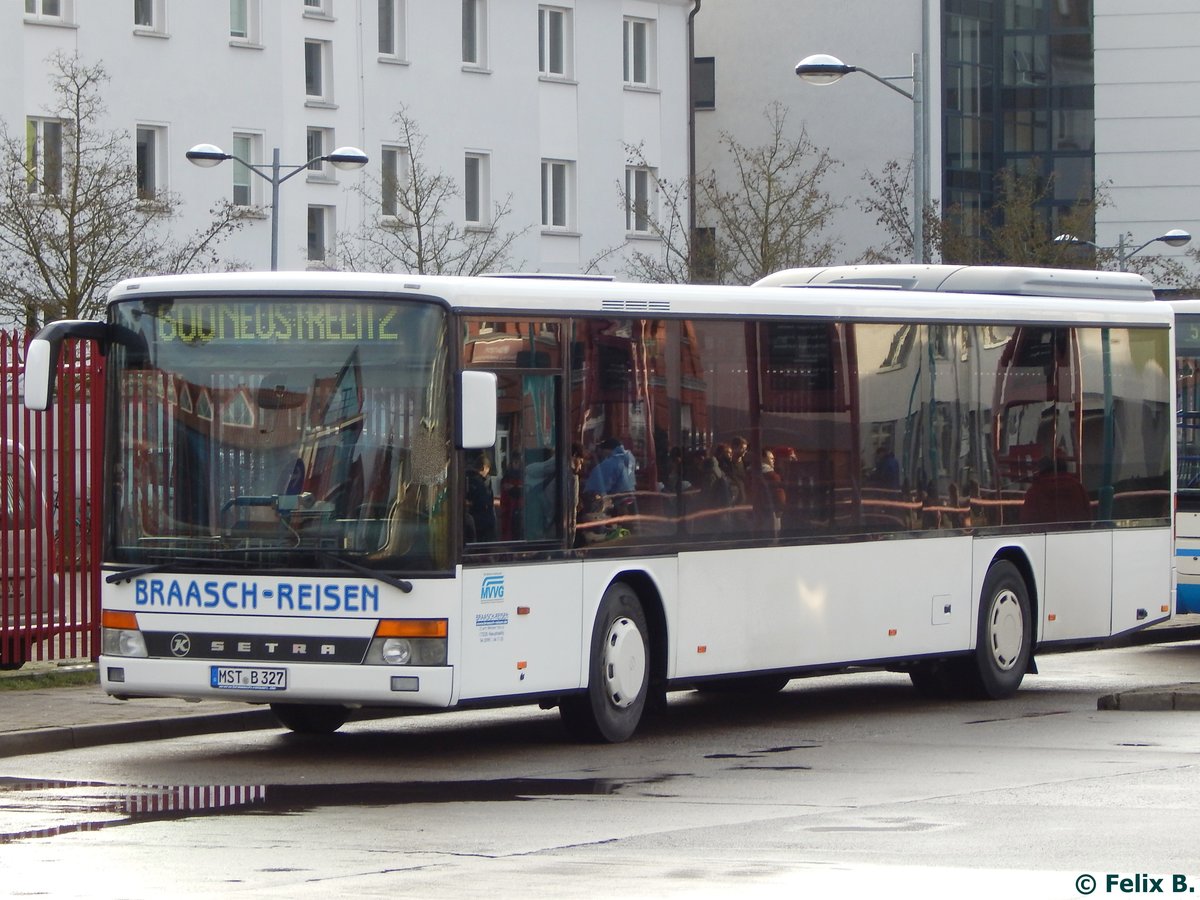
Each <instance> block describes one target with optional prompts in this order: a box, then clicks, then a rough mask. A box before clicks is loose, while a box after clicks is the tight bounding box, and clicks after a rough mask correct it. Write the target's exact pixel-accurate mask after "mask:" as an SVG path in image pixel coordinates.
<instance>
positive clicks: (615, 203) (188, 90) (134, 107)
mask: <svg viewBox="0 0 1200 900" xmlns="http://www.w3.org/2000/svg"><path fill="white" fill-rule="evenodd" d="M689 8H690V2H689V0H587V2H583V0H556V2H554V3H552V4H547V3H538V2H536V0H461V2H448V0H229V2H228V3H195V2H190V0H23V3H18V2H16V0H13V2H10V3H6V4H5V5H4V18H5V22H4V25H3V27H0V58H2V59H3V60H4V61H3V62H0V71H3V72H4V82H5V84H6V85H11V86H13V88H14V89H13V90H6V91H4V92H3V96H2V97H0V116H3V117H4V118H5V120H6V122H7V124H8V127H9V130H10V133H20V131H19V129H20V128H22V127H24V128H26V129H27V130H28V132H29V134H30V135H31V137H30V140H31V141H37V142H40V143H39V144H38V146H40V147H41V148H43V150H45V149H47V148H50V149H52V144H53V141H54V140H55V138H56V131H55V124H54V123H53V122H50V121H47V119H46V117H45V113H44V111H45V110H46V109H48V108H49V107H50V105H51V101H52V93H51V87H50V82H49V76H50V74H51V66H50V65H49V63H48V59H49V58H50V56H51V55H52V54H53V53H54V52H56V51H65V52H67V53H74V54H78V56H79V58H80V59H81V60H82V61H83V62H84V63H101V64H103V66H104V67H105V69H106V70H107V72H108V74H109V75H110V81H109V83H108V84H107V85H106V86H105V90H104V94H103V100H104V102H105V105H106V107H107V127H109V128H111V129H114V130H121V131H126V132H128V134H129V152H130V158H131V159H136V160H137V165H138V172H139V187H140V189H142V190H145V191H146V192H147V193H148V194H150V195H153V193H154V192H155V191H158V190H166V191H170V192H172V193H173V194H175V195H178V196H179V197H181V198H182V199H183V200H184V204H183V206H182V208H181V210H180V214H179V216H178V221H177V223H176V225H177V233H178V234H179V235H180V236H182V235H186V234H188V233H190V232H192V231H194V230H196V228H197V227H199V225H200V224H201V223H202V222H203V221H204V220H205V217H206V211H207V210H208V209H209V208H210V207H211V206H212V205H213V204H214V203H216V202H218V201H220V200H221V199H227V200H230V201H232V202H234V203H236V204H239V205H241V206H244V207H245V208H246V218H245V223H246V224H245V227H244V228H242V229H241V230H240V231H239V232H238V233H237V234H236V235H234V236H233V237H232V238H231V240H230V241H229V242H228V243H227V244H226V246H225V250H224V255H225V256H226V257H228V259H229V260H230V261H231V262H234V263H237V264H240V265H243V266H246V267H249V268H256V269H265V268H267V267H268V266H269V262H270V249H271V236H270V232H271V222H270V219H271V210H270V209H269V204H270V199H271V193H272V186H273V183H272V181H271V180H270V179H269V178H264V177H259V176H258V175H255V174H254V172H253V171H251V170H250V169H248V168H246V167H245V166H243V165H240V164H238V163H236V162H232V161H231V162H224V163H221V164H219V165H217V166H214V167H212V168H198V167H196V166H193V165H190V164H189V163H188V161H187V160H186V159H185V152H186V151H187V150H188V149H189V148H191V147H193V146H195V145H198V144H211V145H214V146H216V147H218V148H220V149H221V150H222V151H223V152H225V153H228V154H232V155H233V156H235V157H237V158H238V159H240V160H243V161H245V162H248V163H254V164H258V165H259V166H260V167H261V168H260V171H262V172H265V173H266V174H267V175H270V174H271V171H272V169H271V166H272V160H273V157H274V154H275V152H276V151H277V150H278V152H279V161H280V163H281V166H280V169H279V172H280V175H281V178H282V177H283V176H287V178H288V180H287V182H286V183H282V181H281V180H280V181H276V182H274V185H275V186H277V187H278V193H279V208H278V209H277V210H275V214H276V215H277V216H278V223H277V225H278V232H279V236H278V256H279V267H280V268H287V269H296V268H306V267H310V268H337V267H339V259H338V256H337V248H338V246H339V241H340V240H341V239H343V238H346V237H347V236H351V235H353V234H355V233H357V232H358V231H359V229H361V228H362V227H363V226H364V225H366V224H368V223H371V222H373V221H375V220H376V218H377V217H378V215H379V214H380V213H383V214H384V215H385V216H387V215H391V214H392V213H395V212H397V211H396V210H395V209H394V206H393V207H389V206H388V204H389V199H388V191H387V187H388V186H389V185H392V184H395V183H396V179H397V178H403V177H404V173H405V172H406V171H408V170H407V168H406V167H407V166H408V165H410V164H411V163H412V161H413V158H414V155H415V154H420V161H421V163H422V164H423V165H424V166H425V168H426V169H427V170H428V171H429V172H430V173H433V174H441V175H445V176H448V177H449V178H451V179H453V181H454V184H455V188H456V192H455V195H454V197H453V200H452V203H450V204H448V205H447V207H446V210H447V212H448V214H449V221H451V222H453V224H455V225H456V226H458V227H460V228H464V229H467V230H468V231H471V230H474V231H479V230H486V229H487V228H489V227H491V226H492V224H493V217H494V216H495V213H496V210H497V208H499V207H504V206H505V205H507V206H508V207H509V208H510V212H509V214H508V215H507V216H506V217H505V218H504V219H503V221H501V222H499V223H498V225H497V230H505V231H511V232H515V233H517V234H518V237H517V238H516V240H515V242H514V243H513V245H512V248H511V252H510V254H509V267H510V268H519V269H523V270H527V271H554V272H581V271H585V270H589V269H590V270H591V271H595V272H601V273H611V272H615V271H619V269H620V266H621V258H622V253H623V252H625V251H626V250H627V249H628V247H630V246H639V247H642V248H645V247H646V246H651V247H652V246H654V244H653V243H650V241H651V239H650V236H649V235H648V234H646V233H645V231H644V230H641V231H640V230H639V226H641V227H642V228H643V229H644V227H645V226H644V221H642V220H644V217H641V219H642V220H639V217H638V216H637V215H635V214H634V213H635V212H636V210H635V209H633V208H630V209H627V208H626V200H627V197H629V196H630V195H632V196H633V197H634V198H635V201H636V199H637V187H638V185H639V183H644V181H645V179H644V177H643V178H642V179H641V181H639V176H638V173H637V172H636V171H627V169H629V165H628V161H629V158H630V157H629V152H628V148H629V147H638V148H639V149H640V158H641V159H643V160H644V161H645V162H646V166H645V167H643V168H651V169H652V170H653V171H654V173H656V174H661V176H662V177H665V178H672V179H678V178H681V177H684V176H685V175H686V171H687V168H686V167H687V127H686V124H687V96H688V95H687V70H688V66H687V52H688V48H687V32H686V25H687V15H688V12H689ZM401 111H403V114H404V115H405V116H406V117H407V119H408V121H409V122H410V123H412V124H413V125H414V126H415V127H416V129H417V130H418V131H419V133H420V136H421V143H420V146H418V147H410V146H407V143H406V140H405V138H404V135H403V133H402V130H401V129H400V128H399V126H398V123H397V116H398V114H399V113H400V112H401ZM22 123H23V124H22ZM344 146H350V147H357V148H360V149H361V150H362V151H364V152H365V154H366V155H367V156H368V158H369V160H370V162H369V163H368V165H367V167H366V168H365V169H364V170H362V171H361V172H352V171H351V172H346V171H339V170H338V169H337V168H334V167H333V166H331V165H329V164H328V163H321V162H319V161H318V162H316V163H313V164H311V165H308V166H306V165H305V164H306V163H307V162H308V161H310V160H313V159H314V158H317V157H321V156H325V155H328V154H330V153H331V152H332V151H333V150H335V149H336V148H339V147H344ZM49 159H50V160H51V162H52V163H53V154H52V153H51V154H50V156H49ZM293 171H294V172H295V175H294V177H292V175H291V173H292V172H293ZM364 180H366V181H367V184H368V186H372V185H373V186H375V188H377V190H374V191H373V193H372V192H371V191H368V193H372V196H368V197H364V196H363V195H362V194H361V193H360V192H359V191H358V190H356V189H355V188H356V187H359V186H361V183H362V182H363V181H364ZM627 184H628V185H631V186H633V191H631V192H630V194H627V193H626V185H627ZM645 202H649V201H648V200H646V201H645ZM173 230H174V229H173Z"/></svg>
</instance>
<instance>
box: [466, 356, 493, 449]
mask: <svg viewBox="0 0 1200 900" xmlns="http://www.w3.org/2000/svg"><path fill="white" fill-rule="evenodd" d="M497 389H498V385H497V382H496V375H495V373H494V372H474V371H468V372H463V373H462V374H461V376H460V377H459V391H458V397H459V411H460V415H461V419H460V421H459V429H458V433H459V446H460V447H461V448H462V449H463V450H485V449H487V448H488V447H494V446H496V393H497Z"/></svg>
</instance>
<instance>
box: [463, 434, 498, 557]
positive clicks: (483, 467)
mask: <svg viewBox="0 0 1200 900" xmlns="http://www.w3.org/2000/svg"><path fill="white" fill-rule="evenodd" d="M491 471H492V461H491V460H490V459H488V455H487V454H486V453H482V452H481V453H476V454H473V455H472V456H471V458H470V460H469V461H468V462H467V516H466V527H467V541H468V542H472V541H476V542H480V543H484V542H487V541H494V540H495V539H496V498H495V497H494V496H493V494H492V485H491V482H490V481H489V480H488V475H489V474H491Z"/></svg>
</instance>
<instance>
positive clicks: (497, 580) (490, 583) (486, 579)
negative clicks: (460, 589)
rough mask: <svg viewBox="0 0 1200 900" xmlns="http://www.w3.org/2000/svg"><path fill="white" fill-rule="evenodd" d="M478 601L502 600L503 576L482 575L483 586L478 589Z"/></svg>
mask: <svg viewBox="0 0 1200 900" xmlns="http://www.w3.org/2000/svg"><path fill="white" fill-rule="evenodd" d="M479 599H480V600H503V599H504V576H503V575H484V576H483V584H482V586H481V587H480V588H479Z"/></svg>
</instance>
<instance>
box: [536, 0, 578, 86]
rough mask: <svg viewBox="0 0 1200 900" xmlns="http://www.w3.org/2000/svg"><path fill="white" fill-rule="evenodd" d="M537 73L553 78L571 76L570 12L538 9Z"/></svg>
mask: <svg viewBox="0 0 1200 900" xmlns="http://www.w3.org/2000/svg"><path fill="white" fill-rule="evenodd" d="M538 71H539V72H541V73H542V74H543V75H549V76H552V77H555V78H566V77H568V76H570V74H571V11H570V10H569V9H560V8H559V7H557V6H540V7H538Z"/></svg>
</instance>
